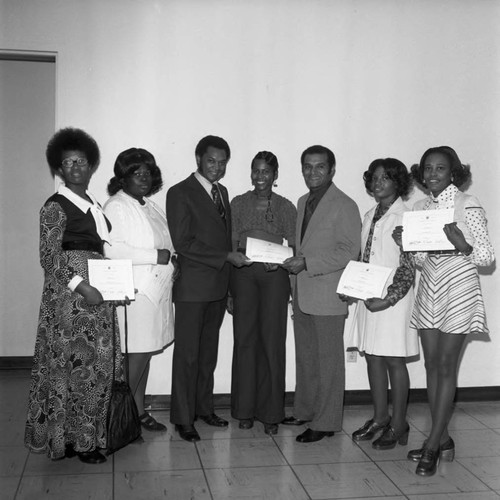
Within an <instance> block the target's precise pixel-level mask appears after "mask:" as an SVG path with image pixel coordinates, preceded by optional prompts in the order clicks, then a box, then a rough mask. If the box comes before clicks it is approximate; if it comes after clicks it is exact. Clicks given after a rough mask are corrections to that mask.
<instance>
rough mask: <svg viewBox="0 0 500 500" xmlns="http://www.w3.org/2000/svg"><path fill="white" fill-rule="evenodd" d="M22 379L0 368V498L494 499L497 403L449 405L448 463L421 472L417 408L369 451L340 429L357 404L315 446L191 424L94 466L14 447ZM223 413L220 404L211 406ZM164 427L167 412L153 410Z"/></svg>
mask: <svg viewBox="0 0 500 500" xmlns="http://www.w3.org/2000/svg"><path fill="white" fill-rule="evenodd" d="M28 383H29V380H28V375H27V374H26V373H25V372H14V371H12V372H0V403H1V406H0V424H1V433H0V499H2V500H12V499H16V500H21V499H23V500H24V499H36V500H40V499H61V500H68V499H69V500H80V499H95V500H101V499H102V500H104V499H106V500H107V499H113V500H127V499H141V500H142V499H144V500H154V499H160V498H161V499H165V498H168V499H174V500H183V499H223V498H229V499H232V498H235V499H236V498H252V499H272V500H278V499H286V500H295V499H313V498H314V499H315V498H324V499H343V498H350V499H361V498H365V499H366V498H393V499H405V498H408V499H420V498H421V499H424V498H425V499H445V498H447V499H448V498H449V499H467V500H476V499H478V500H483V499H484V500H486V499H498V498H500V402H494V403H462V404H458V405H457V408H456V409H455V412H454V415H453V419H452V421H451V426H450V427H451V429H452V431H453V432H452V436H453V439H454V440H455V442H456V445H457V455H456V459H455V461H454V462H451V463H442V464H440V466H439V469H438V473H437V474H436V475H435V476H433V477H430V478H422V477H419V476H416V475H415V473H414V470H415V463H413V462H409V461H407V460H406V453H407V451H408V449H410V448H413V447H418V446H420V444H421V443H422V440H423V439H424V435H425V432H426V431H428V429H429V423H430V419H429V415H428V411H427V407H426V405H423V404H415V405H410V408H409V411H408V413H409V415H408V417H409V422H410V426H411V432H410V439H409V443H408V446H397V447H396V448H395V449H394V450H389V451H376V450H373V449H372V448H371V446H370V443H369V442H368V443H366V442H365V443H361V444H360V445H358V444H356V443H354V442H353V441H352V440H351V438H350V434H351V433H352V431H354V430H355V429H357V428H358V427H359V426H360V425H361V424H363V423H364V421H365V420H366V419H367V418H369V417H370V416H371V415H370V408H369V407H367V406H351V407H347V408H346V409H345V415H344V429H343V432H342V433H339V434H336V435H335V436H334V437H332V438H325V439H323V440H322V441H320V442H318V443H311V444H300V443H297V442H296V441H295V436H296V435H297V434H298V433H299V432H302V431H303V428H300V427H299V428H294V427H285V426H280V429H279V433H278V435H277V436H276V437H274V438H271V437H268V436H266V435H265V434H264V432H263V429H262V425H261V424H259V423H257V424H256V425H255V427H254V428H253V429H252V430H248V431H242V430H240V429H238V423H237V422H236V421H234V420H231V419H229V420H230V426H229V429H226V430H217V429H214V428H211V427H209V426H207V425H206V424H204V423H202V422H200V423H198V424H197V428H198V430H199V432H200V434H201V437H202V440H201V441H200V442H199V443H197V444H191V443H186V442H184V441H182V440H181V439H180V438H179V436H178V435H177V434H176V433H175V432H172V426H171V425H170V424H168V432H167V433H165V434H160V435H157V434H151V433H148V434H146V433H145V434H144V438H145V442H144V443H143V444H138V445H135V444H134V445H131V446H129V447H127V448H125V449H123V450H120V451H119V452H117V453H116V454H115V455H114V456H112V457H110V458H109V459H108V461H107V462H106V463H105V464H103V465H85V464H83V463H82V462H80V461H79V460H78V459H77V458H73V459H66V460H62V461H57V462H52V461H50V460H49V459H47V458H46V457H45V456H40V455H35V454H30V453H29V452H28V451H27V450H26V449H25V448H24V447H23V432H24V418H25V407H26V397H27V389H28ZM219 413H220V414H221V415H222V416H225V417H227V418H229V412H228V410H220V411H219ZM155 417H156V418H158V420H160V421H162V422H165V423H168V412H155Z"/></svg>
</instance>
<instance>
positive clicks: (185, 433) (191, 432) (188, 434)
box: [175, 424, 200, 443]
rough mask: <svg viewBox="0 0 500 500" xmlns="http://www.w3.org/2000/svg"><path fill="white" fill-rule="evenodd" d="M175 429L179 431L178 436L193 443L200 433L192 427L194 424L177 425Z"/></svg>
mask: <svg viewBox="0 0 500 500" xmlns="http://www.w3.org/2000/svg"><path fill="white" fill-rule="evenodd" d="M175 430H176V431H177V432H178V433H179V436H180V437H181V438H182V439H184V441H189V442H190V443H194V442H195V441H199V440H200V435H199V434H198V431H197V430H196V429H195V428H194V425H177V424H176V426H175Z"/></svg>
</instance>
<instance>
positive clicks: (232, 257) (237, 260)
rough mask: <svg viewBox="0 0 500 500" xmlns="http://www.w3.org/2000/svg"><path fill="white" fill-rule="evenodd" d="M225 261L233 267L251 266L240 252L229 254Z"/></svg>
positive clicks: (249, 261)
mask: <svg viewBox="0 0 500 500" xmlns="http://www.w3.org/2000/svg"><path fill="white" fill-rule="evenodd" d="M226 261H227V262H229V263H230V264H232V265H233V266H235V267H242V266H249V265H250V264H253V262H252V261H251V260H248V259H247V256H246V255H243V254H242V253H241V252H229V253H228V254H227V257H226Z"/></svg>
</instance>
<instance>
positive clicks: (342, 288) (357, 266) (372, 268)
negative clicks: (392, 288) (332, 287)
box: [337, 260, 393, 300]
mask: <svg viewBox="0 0 500 500" xmlns="http://www.w3.org/2000/svg"><path fill="white" fill-rule="evenodd" d="M392 272H393V269H392V268H390V267H384V266H377V265H375V264H367V263H366V262H356V261H354V260H351V261H350V262H349V263H348V264H347V266H346V268H345V269H344V272H343V273H342V276H341V277H340V281H339V285H338V287H337V293H339V294H342V295H347V296H348V297H354V298H355V299H361V300H366V299H371V298H373V297H377V298H382V294H383V293H384V288H385V285H386V283H387V280H388V279H389V276H390V275H391V274H392Z"/></svg>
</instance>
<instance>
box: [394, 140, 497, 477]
mask: <svg viewBox="0 0 500 500" xmlns="http://www.w3.org/2000/svg"><path fill="white" fill-rule="evenodd" d="M411 172H412V175H413V178H414V179H415V181H416V182H418V183H419V184H420V185H422V186H423V187H424V188H426V189H428V190H429V191H430V194H429V196H428V197H427V198H425V199H423V200H420V201H417V203H416V204H415V206H414V207H413V209H414V210H445V209H453V210H454V219H453V220H454V222H452V223H450V224H446V225H445V226H444V227H443V231H444V233H445V235H446V237H447V239H448V240H449V241H450V242H451V243H452V244H453V246H454V249H453V250H440V251H434V252H418V253H417V254H416V256H415V262H416V264H417V266H421V267H422V274H421V277H420V281H419V285H418V291H417V296H416V298H415V307H414V310H413V314H412V320H411V324H412V326H413V327H414V328H418V331H419V334H420V339H421V341H422V349H423V351H424V358H425V371H426V375H427V397H428V399H429V406H430V410H431V417H432V428H431V432H430V434H429V437H428V438H427V440H426V441H425V442H424V444H423V445H422V447H421V448H419V449H416V450H411V451H410V452H409V453H408V458H409V459H410V460H413V461H415V462H418V465H417V469H416V473H417V474H418V475H420V476H432V475H433V474H435V472H436V469H437V465H438V462H439V460H440V459H442V460H448V461H451V460H453V458H454V456H455V443H454V442H453V439H452V438H451V437H450V435H449V434H448V421H449V419H450V416H451V411H452V405H453V398H454V396H455V391H456V387H457V370H458V360H459V358H460V353H461V352H462V348H463V346H464V341H465V338H466V335H467V334H477V333H487V332H488V327H487V325H486V316H485V310H484V302H483V297H482V294H481V287H480V283H479V274H478V271H477V267H478V266H488V265H490V264H491V263H492V262H493V261H494V260H495V257H494V253H493V247H492V245H491V242H490V239H489V236H488V229H487V224H486V215H485V212H484V209H483V207H482V206H481V204H480V202H479V200H478V199H477V198H476V197H475V196H472V195H468V194H465V193H462V192H461V191H460V190H459V188H460V187H462V186H464V185H465V184H467V182H468V181H469V180H470V177H471V174H470V168H469V166H468V165H462V163H461V161H460V159H459V158H458V155H457V153H456V152H455V151H454V150H453V149H452V148H450V147H449V146H439V147H435V148H430V149H428V150H427V151H426V152H425V153H424V155H423V156H422V159H421V160H420V163H419V164H418V165H414V166H413V167H412V169H411ZM402 231H403V229H402V227H398V228H396V230H395V232H394V239H395V241H396V242H397V243H398V244H401V236H402Z"/></svg>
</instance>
